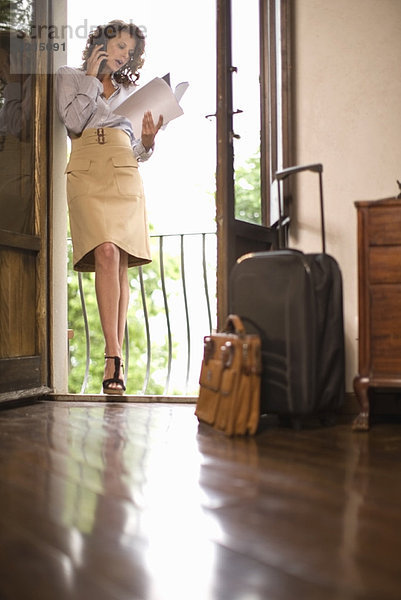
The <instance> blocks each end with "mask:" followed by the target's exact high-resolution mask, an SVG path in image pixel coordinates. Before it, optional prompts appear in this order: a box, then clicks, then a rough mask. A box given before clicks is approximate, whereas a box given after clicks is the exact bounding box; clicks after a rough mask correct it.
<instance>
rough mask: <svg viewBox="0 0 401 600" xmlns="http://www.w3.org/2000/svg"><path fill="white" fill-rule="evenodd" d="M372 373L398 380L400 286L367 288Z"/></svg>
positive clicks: (400, 369) (400, 374) (400, 360)
mask: <svg viewBox="0 0 401 600" xmlns="http://www.w3.org/2000/svg"><path fill="white" fill-rule="evenodd" d="M370 302H371V312H370V348H371V370H372V373H373V374H374V375H376V376H379V375H384V376H397V377H401V285H380V286H372V288H371V289H370Z"/></svg>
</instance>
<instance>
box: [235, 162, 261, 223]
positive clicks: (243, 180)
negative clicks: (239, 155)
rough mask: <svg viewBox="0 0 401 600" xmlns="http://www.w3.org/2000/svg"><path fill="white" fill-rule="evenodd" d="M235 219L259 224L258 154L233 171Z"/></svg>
mask: <svg viewBox="0 0 401 600" xmlns="http://www.w3.org/2000/svg"><path fill="white" fill-rule="evenodd" d="M235 218H236V219H239V220H241V221H247V222H249V223H256V224H260V223H261V222H262V216H261V199H260V154H259V153H256V154H255V155H254V156H253V157H251V158H249V159H248V160H247V161H246V162H245V165H244V166H240V167H237V168H236V170H235Z"/></svg>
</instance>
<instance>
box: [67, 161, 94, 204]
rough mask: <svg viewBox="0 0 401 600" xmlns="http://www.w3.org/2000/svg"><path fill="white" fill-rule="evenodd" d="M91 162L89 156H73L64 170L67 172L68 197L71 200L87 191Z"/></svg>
mask: <svg viewBox="0 0 401 600" xmlns="http://www.w3.org/2000/svg"><path fill="white" fill-rule="evenodd" d="M90 164H91V161H90V159H89V158H71V160H70V161H69V163H68V165H67V166H66V168H65V171H64V172H65V173H66V174H67V197H68V199H69V200H73V199H74V198H76V197H77V196H82V195H85V194H86V193H87V191H88V189H89V173H88V171H89V168H90Z"/></svg>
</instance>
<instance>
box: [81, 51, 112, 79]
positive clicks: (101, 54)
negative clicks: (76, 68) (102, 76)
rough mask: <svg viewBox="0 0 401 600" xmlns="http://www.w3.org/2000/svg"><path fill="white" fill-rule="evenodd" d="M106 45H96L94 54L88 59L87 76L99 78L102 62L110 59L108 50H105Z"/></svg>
mask: <svg viewBox="0 0 401 600" xmlns="http://www.w3.org/2000/svg"><path fill="white" fill-rule="evenodd" d="M103 46H104V44H96V46H95V47H94V48H93V51H92V54H91V55H90V57H89V58H88V61H87V66H86V74H87V75H92V76H93V77H97V75H98V73H99V69H100V65H101V64H102V62H103V61H104V60H105V59H106V60H107V58H108V56H109V55H108V54H107V52H106V50H104V49H103Z"/></svg>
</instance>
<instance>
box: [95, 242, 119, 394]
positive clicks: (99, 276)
mask: <svg viewBox="0 0 401 600" xmlns="http://www.w3.org/2000/svg"><path fill="white" fill-rule="evenodd" d="M95 271H96V279H95V287H96V297H97V303H98V307H99V315H100V322H101V325H102V329H103V335H104V340H105V353H106V355H107V356H120V357H121V342H120V339H119V306H120V296H121V292H120V275H119V273H120V249H119V248H118V247H117V246H116V245H115V244H112V243H111V242H105V243H104V244H101V245H100V246H98V247H97V248H96V249H95ZM113 375H114V361H113V360H110V359H108V360H106V364H105V372H104V377H105V379H108V378H111V377H113ZM119 377H122V373H121V372H120V375H119ZM111 387H114V388H120V387H121V386H120V385H119V384H117V383H112V384H111Z"/></svg>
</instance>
